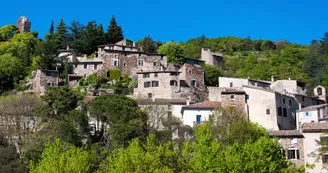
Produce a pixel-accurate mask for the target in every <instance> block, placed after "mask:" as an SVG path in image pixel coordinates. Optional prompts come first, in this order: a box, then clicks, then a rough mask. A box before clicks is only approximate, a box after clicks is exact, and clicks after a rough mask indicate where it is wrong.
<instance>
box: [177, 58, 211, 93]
mask: <svg viewBox="0 0 328 173" xmlns="http://www.w3.org/2000/svg"><path fill="white" fill-rule="evenodd" d="M179 71H180V72H181V74H180V80H184V81H185V82H186V83H187V84H188V85H189V86H192V81H193V80H194V81H196V82H197V85H196V88H198V89H199V90H201V91H204V90H205V88H206V85H205V81H204V70H203V69H202V68H201V67H197V66H195V65H191V64H184V65H182V67H181V68H180V69H179Z"/></svg>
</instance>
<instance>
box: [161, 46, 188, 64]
mask: <svg viewBox="0 0 328 173" xmlns="http://www.w3.org/2000/svg"><path fill="white" fill-rule="evenodd" d="M158 53H160V54H165V55H166V56H167V61H168V62H169V63H171V64H181V63H182V62H183V60H184V58H183V43H174V42H168V43H166V44H163V45H162V46H160V47H159V48H158Z"/></svg>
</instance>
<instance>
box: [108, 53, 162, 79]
mask: <svg viewBox="0 0 328 173" xmlns="http://www.w3.org/2000/svg"><path fill="white" fill-rule="evenodd" d="M103 58H104V68H105V69H119V70H120V71H121V73H122V74H128V75H130V76H136V72H141V71H159V70H161V69H162V68H163V67H166V66H167V62H166V60H165V59H166V58H164V56H161V55H146V54H144V53H138V52H106V53H104V54H103ZM161 66H162V67H161Z"/></svg>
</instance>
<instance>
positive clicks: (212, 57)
mask: <svg viewBox="0 0 328 173" xmlns="http://www.w3.org/2000/svg"><path fill="white" fill-rule="evenodd" d="M201 59H202V60H203V61H205V63H206V64H209V65H214V66H217V67H222V64H223V55H222V54H219V53H214V52H211V51H210V50H209V49H205V48H202V53H201Z"/></svg>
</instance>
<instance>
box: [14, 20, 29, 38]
mask: <svg viewBox="0 0 328 173" xmlns="http://www.w3.org/2000/svg"><path fill="white" fill-rule="evenodd" d="M16 26H17V28H18V30H19V32H20V33H21V34H22V33H24V32H30V30H31V21H29V20H28V19H27V18H26V17H25V16H21V17H20V18H19V19H18V21H17V24H16Z"/></svg>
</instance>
